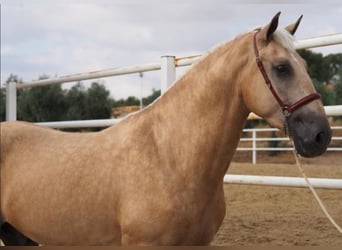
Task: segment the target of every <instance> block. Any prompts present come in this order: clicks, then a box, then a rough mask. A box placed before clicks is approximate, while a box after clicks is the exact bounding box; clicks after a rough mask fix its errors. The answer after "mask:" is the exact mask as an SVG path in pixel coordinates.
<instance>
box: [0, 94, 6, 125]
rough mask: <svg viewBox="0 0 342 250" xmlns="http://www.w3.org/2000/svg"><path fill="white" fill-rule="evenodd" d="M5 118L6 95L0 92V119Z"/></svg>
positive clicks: (3, 119)
mask: <svg viewBox="0 0 342 250" xmlns="http://www.w3.org/2000/svg"><path fill="white" fill-rule="evenodd" d="M5 120H6V96H5V93H3V92H0V121H5Z"/></svg>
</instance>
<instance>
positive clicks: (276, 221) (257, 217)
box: [212, 152, 342, 246]
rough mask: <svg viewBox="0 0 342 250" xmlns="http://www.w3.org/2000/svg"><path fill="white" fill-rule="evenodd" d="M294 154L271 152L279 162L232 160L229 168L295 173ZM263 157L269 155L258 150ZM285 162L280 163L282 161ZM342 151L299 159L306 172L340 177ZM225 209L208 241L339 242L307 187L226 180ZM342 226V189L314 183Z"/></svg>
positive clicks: (340, 238) (245, 171) (244, 171)
mask: <svg viewBox="0 0 342 250" xmlns="http://www.w3.org/2000/svg"><path fill="white" fill-rule="evenodd" d="M292 157H293V156H292V155H291V154H288V155H285V156H277V157H272V158H273V159H271V160H272V161H273V162H274V161H275V160H276V161H278V162H280V163H277V164H263V163H261V164H257V165H255V166H253V165H252V164H249V163H232V164H231V166H230V168H229V170H228V173H232V174H255V175H278V176H299V171H298V170H297V167H296V165H294V164H292V162H294V161H293V158H292ZM260 158H261V160H260V161H261V162H262V161H266V162H268V160H269V159H267V158H269V157H265V158H264V159H262V158H263V157H262V156H261V157H260ZM284 161H285V162H289V163H286V164H284V163H281V162H284ZM341 162H342V153H339V152H338V153H326V154H325V155H324V156H322V157H318V158H314V159H310V160H307V159H305V160H303V163H304V164H305V165H304V166H305V171H306V173H307V175H308V176H309V177H327V178H329V177H331V178H342V163H341ZM224 188H225V197H226V206H227V212H226V217H225V219H224V222H223V224H222V225H221V228H220V230H219V232H218V233H217V235H216V238H215V239H214V241H213V242H212V245H226V246H227V245H228V246H231V245H234V246H239V245H244V246H246V245H259V246H260V245H281V246H284V245H286V246H295V245H300V246H316V245H319V246H322V245H324V246H326V245H331V246H342V235H341V234H340V233H339V232H338V231H337V230H336V229H335V228H334V227H333V226H332V224H330V222H329V221H328V219H327V218H326V217H325V216H324V214H323V212H322V211H321V209H320V208H319V206H318V204H317V202H316V201H315V199H314V197H313V196H312V194H311V192H310V190H309V189H308V188H286V187H270V186H255V185H253V186H252V185H237V184H225V187H224ZM317 191H318V194H319V196H320V197H321V199H322V200H323V202H324V203H325V205H326V207H327V209H328V211H329V212H330V213H331V215H332V216H333V218H334V219H335V220H336V222H337V223H338V224H339V225H340V226H342V190H327V189H324V190H323V189H317Z"/></svg>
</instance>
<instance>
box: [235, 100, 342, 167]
mask: <svg viewBox="0 0 342 250" xmlns="http://www.w3.org/2000/svg"><path fill="white" fill-rule="evenodd" d="M341 113H342V106H341ZM331 129H332V130H333V131H338V130H340V131H342V126H334V127H331ZM273 131H278V129H275V128H252V129H244V130H243V132H245V134H246V133H247V134H251V136H250V137H243V138H241V139H240V142H251V146H250V147H238V148H237V151H251V152H252V163H253V164H256V163H257V152H258V151H268V152H270V151H293V150H294V149H293V147H291V146H287V147H284V146H282V147H265V146H258V142H261V143H262V142H267V143H268V142H271V141H278V142H289V138H288V137H265V136H263V137H262V136H261V137H258V136H257V135H258V133H264V132H273ZM336 141H342V136H333V137H332V138H331V142H332V143H333V142H336ZM327 151H335V152H342V147H328V148H327Z"/></svg>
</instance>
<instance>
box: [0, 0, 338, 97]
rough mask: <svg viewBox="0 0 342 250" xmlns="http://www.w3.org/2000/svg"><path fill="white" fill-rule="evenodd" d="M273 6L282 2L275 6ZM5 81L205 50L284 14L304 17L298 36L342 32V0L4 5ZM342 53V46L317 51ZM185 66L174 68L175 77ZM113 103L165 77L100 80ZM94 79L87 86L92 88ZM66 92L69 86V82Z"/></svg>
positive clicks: (14, 0) (284, 20)
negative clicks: (277, 13)
mask: <svg viewBox="0 0 342 250" xmlns="http://www.w3.org/2000/svg"><path fill="white" fill-rule="evenodd" d="M274 2H277V3H276V4H275V3H274ZM0 3H1V83H2V84H3V83H4V82H5V81H6V80H7V79H8V77H9V75H10V74H11V73H12V74H15V75H18V76H19V78H21V79H22V80H23V81H24V82H28V81H31V80H36V79H38V77H39V76H41V75H48V76H50V77H56V76H62V75H67V74H75V73H82V72H88V71H95V70H101V69H108V68H114V67H121V66H130V65H136V64H145V63H150V62H158V61H159V60H160V58H161V56H163V55H174V56H176V57H184V56H191V55H197V54H201V53H205V52H207V51H208V50H210V49H211V48H212V47H215V45H217V44H219V43H222V42H225V41H228V40H231V39H233V38H234V37H235V36H237V35H239V34H241V33H243V32H247V31H249V30H251V29H253V28H255V27H257V26H262V25H265V24H267V23H268V22H269V21H270V20H271V19H272V17H273V16H274V15H275V13H276V12H278V11H282V14H281V16H280V26H286V25H288V24H290V23H293V22H294V21H296V20H297V18H298V17H299V16H300V15H301V14H303V15H304V18H303V20H302V23H301V26H300V27H299V29H298V30H297V33H296V37H297V39H303V38H309V37H315V36H319V35H323V34H331V33H341V32H342V2H341V1H339V0H326V1H304V0H302V1H298V0H297V1H281V0H280V1H260V0H259V1H244V0H242V1H227V0H207V1H204V0H182V1H177V0H174V1H170V0H169V1H162V0H141V1H139V0H96V1H95V0H93V1H91V0H58V1H56V0H0ZM314 51H316V52H320V53H323V54H329V53H341V52H342V45H338V46H331V47H326V48H320V49H314ZM184 71H185V69H179V70H177V76H178V77H179V76H180V75H181V74H183V73H184ZM99 81H101V82H102V83H103V84H105V86H106V87H107V88H108V89H109V90H110V92H111V96H112V97H113V98H115V99H120V98H126V97H128V96H131V95H134V96H137V97H140V96H147V95H149V94H151V93H152V89H153V88H155V89H159V88H160V72H159V71H157V72H146V73H144V75H143V77H142V78H140V76H139V74H133V75H126V76H119V77H109V78H103V79H99ZM90 82H91V81H85V82H84V83H85V84H86V85H89V84H90ZM63 86H64V87H65V88H68V87H70V86H71V85H70V84H64V85H63Z"/></svg>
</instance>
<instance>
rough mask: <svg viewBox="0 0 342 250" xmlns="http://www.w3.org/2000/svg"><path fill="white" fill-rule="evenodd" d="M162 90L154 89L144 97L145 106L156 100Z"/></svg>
mask: <svg viewBox="0 0 342 250" xmlns="http://www.w3.org/2000/svg"><path fill="white" fill-rule="evenodd" d="M160 93H161V91H160V90H155V89H152V94H151V95H149V96H147V97H145V98H143V104H144V106H147V105H149V104H151V103H152V102H154V100H155V99H157V98H158V97H159V96H160Z"/></svg>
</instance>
